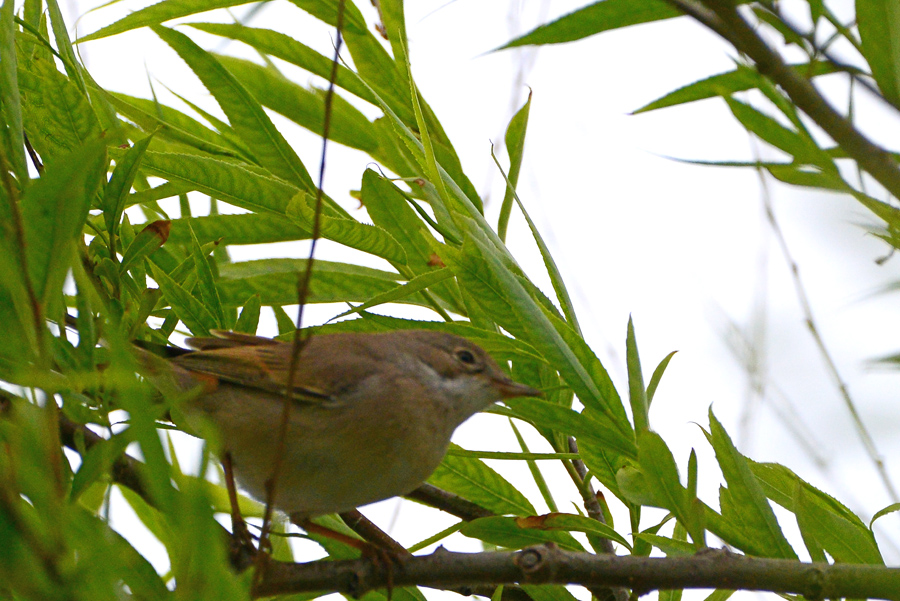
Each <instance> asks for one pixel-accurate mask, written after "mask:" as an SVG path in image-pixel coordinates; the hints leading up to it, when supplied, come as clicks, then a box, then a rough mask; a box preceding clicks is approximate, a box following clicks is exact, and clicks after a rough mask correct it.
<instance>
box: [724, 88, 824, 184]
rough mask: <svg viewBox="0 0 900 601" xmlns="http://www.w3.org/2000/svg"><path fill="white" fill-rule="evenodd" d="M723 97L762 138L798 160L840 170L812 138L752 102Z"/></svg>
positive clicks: (749, 127) (742, 120) (740, 119)
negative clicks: (780, 121) (751, 103)
mask: <svg viewBox="0 0 900 601" xmlns="http://www.w3.org/2000/svg"><path fill="white" fill-rule="evenodd" d="M724 99H725V102H727V103H728V108H730V109H731V112H732V113H733V114H734V116H735V118H737V120H738V121H740V123H741V125H743V126H744V127H745V128H747V130H748V131H750V132H751V133H753V134H755V135H756V136H758V137H759V138H760V139H761V140H763V141H765V142H767V143H768V144H771V145H772V146H774V147H775V148H778V149H779V150H783V151H784V152H786V153H788V154H789V155H791V156H792V157H794V159H795V160H797V161H799V162H802V163H809V164H812V165H816V166H819V167H821V168H823V169H825V170H830V171H837V169H836V168H835V167H834V162H833V161H832V160H831V158H830V157H829V156H828V155H827V154H826V153H825V152H824V151H823V150H822V149H821V148H819V147H818V146H817V145H816V144H815V142H814V141H813V140H812V138H809V137H806V136H803V135H801V134H799V133H798V132H796V131H793V130H791V129H788V128H787V127H785V126H783V125H781V124H780V123H779V122H778V121H776V120H775V119H773V118H772V117H769V116H768V115H766V114H764V113H762V112H761V111H758V110H756V109H755V108H753V107H751V106H750V105H749V104H745V103H743V102H740V101H738V100H735V99H733V98H731V97H728V96H725V97H724Z"/></svg>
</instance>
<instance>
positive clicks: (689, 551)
mask: <svg viewBox="0 0 900 601" xmlns="http://www.w3.org/2000/svg"><path fill="white" fill-rule="evenodd" d="M636 538H639V539H640V540H642V541H645V542H648V543H650V544H651V545H653V546H654V547H656V548H657V549H659V550H660V551H662V552H663V553H665V554H666V557H687V556H689V555H694V554H695V553H696V552H697V548H696V547H694V545H692V544H690V543H688V542H685V541H681V540H675V539H674V538H668V537H665V536H659V535H658V534H648V533H644V532H641V533H640V534H638V535H637V536H636Z"/></svg>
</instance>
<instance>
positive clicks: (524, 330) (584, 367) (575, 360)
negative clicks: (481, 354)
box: [445, 221, 632, 437]
mask: <svg viewBox="0 0 900 601" xmlns="http://www.w3.org/2000/svg"><path fill="white" fill-rule="evenodd" d="M466 224H467V226H468V227H467V229H468V232H469V236H468V237H467V238H466V240H465V242H464V244H463V247H462V252H459V253H447V254H446V255H445V258H446V259H447V260H446V262H447V264H448V265H449V266H450V267H451V268H452V269H453V270H454V272H455V273H456V275H457V278H458V279H459V282H460V284H461V285H462V286H464V287H467V288H469V290H470V292H471V293H472V294H473V297H475V298H477V299H478V301H479V302H480V303H482V304H484V305H485V307H486V308H488V304H487V303H490V309H489V313H490V314H491V316H492V317H493V318H494V319H496V320H497V321H498V323H500V324H501V325H503V327H504V328H506V329H507V330H508V331H510V332H511V333H513V334H514V335H515V336H516V337H518V338H522V339H524V340H526V341H528V342H529V343H531V344H532V346H534V347H535V348H539V349H541V351H542V353H543V355H544V358H545V360H546V361H548V362H549V363H550V364H551V365H553V367H555V368H556V369H557V370H559V372H560V374H561V375H562V376H563V378H564V379H565V381H566V384H568V385H569V386H570V387H571V388H572V389H573V390H574V391H575V393H576V394H577V395H578V397H579V399H581V401H582V402H583V403H584V404H585V406H587V407H590V408H593V409H597V410H599V411H600V412H602V413H603V414H604V415H605V416H606V417H607V419H609V420H610V421H611V422H612V423H613V424H614V425H615V426H616V427H617V428H618V429H619V430H620V431H621V433H622V435H623V436H625V437H630V436H631V432H632V430H631V426H630V424H629V423H628V420H627V417H626V416H625V411H624V409H623V407H622V403H621V400H620V399H619V396H618V393H617V392H616V390H615V387H614V386H613V384H612V380H610V378H609V374H608V373H607V372H606V370H605V368H604V367H603V365H602V364H601V363H600V361H599V360H598V359H597V357H596V356H595V355H594V354H593V352H592V351H591V350H590V348H589V347H588V346H587V344H586V343H585V342H584V340H583V339H582V338H581V336H579V335H578V334H576V333H575V332H574V331H572V329H571V328H570V326H569V325H568V324H566V323H565V322H563V321H562V320H561V319H559V318H558V317H556V316H554V315H552V314H551V313H550V312H549V311H547V310H545V308H544V307H543V305H541V304H540V303H538V302H536V301H535V299H534V298H532V296H531V295H530V294H529V292H528V291H527V290H526V288H525V287H524V286H523V284H522V282H520V281H519V280H518V279H517V278H516V276H515V275H513V271H512V269H511V267H512V266H511V265H510V264H509V263H507V262H506V260H505V259H506V257H505V256H504V255H502V254H501V253H500V252H499V251H497V250H496V249H495V248H494V247H493V246H490V242H488V241H487V240H486V239H485V235H484V234H483V233H482V232H481V230H480V229H479V228H478V226H477V225H476V224H475V223H474V222H472V221H467V222H466ZM451 257H452V258H451ZM515 268H516V267H513V269H515Z"/></svg>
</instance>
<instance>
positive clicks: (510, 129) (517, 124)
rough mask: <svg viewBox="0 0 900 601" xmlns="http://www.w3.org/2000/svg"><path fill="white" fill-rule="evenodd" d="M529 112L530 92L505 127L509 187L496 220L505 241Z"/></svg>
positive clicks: (523, 151) (520, 164) (520, 165)
mask: <svg viewBox="0 0 900 601" xmlns="http://www.w3.org/2000/svg"><path fill="white" fill-rule="evenodd" d="M530 111H531V91H530V90H529V92H528V100H527V101H526V102H525V104H524V105H522V108H520V109H519V110H518V112H517V113H516V114H515V115H513V118H512V119H510V120H509V125H508V126H507V127H506V138H505V140H504V141H505V142H506V152H507V153H509V176H508V177H507V180H508V182H509V185H508V186H507V188H506V193H505V194H504V196H503V203H502V204H501V205H500V217H498V219H497V235H498V236H500V239H501V240H503V241H506V228H507V226H508V225H509V216H510V214H511V213H512V205H513V197H514V195H515V190H516V185H517V184H518V183H519V171H520V170H521V169H522V156H523V155H524V154H525V132H526V131H527V129H528V114H529V112H530Z"/></svg>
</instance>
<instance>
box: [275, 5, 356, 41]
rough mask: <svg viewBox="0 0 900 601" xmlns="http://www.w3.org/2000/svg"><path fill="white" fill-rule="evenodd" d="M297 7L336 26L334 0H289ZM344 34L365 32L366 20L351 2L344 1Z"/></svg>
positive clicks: (336, 15)
mask: <svg viewBox="0 0 900 601" xmlns="http://www.w3.org/2000/svg"><path fill="white" fill-rule="evenodd" d="M291 2H292V3H293V4H294V5H296V6H297V7H299V8H301V9H303V10H305V11H306V12H308V13H309V14H311V15H312V16H314V17H315V18H317V19H319V20H320V21H324V22H325V23H327V24H329V25H331V26H332V27H337V19H338V2H336V1H335V0H327V1H323V0H291ZM343 25H344V35H362V34H364V33H367V29H368V28H367V26H366V20H365V18H364V17H363V15H362V13H361V12H360V10H359V9H358V8H357V7H356V5H355V4H354V3H353V2H345V3H344V24H343Z"/></svg>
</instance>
